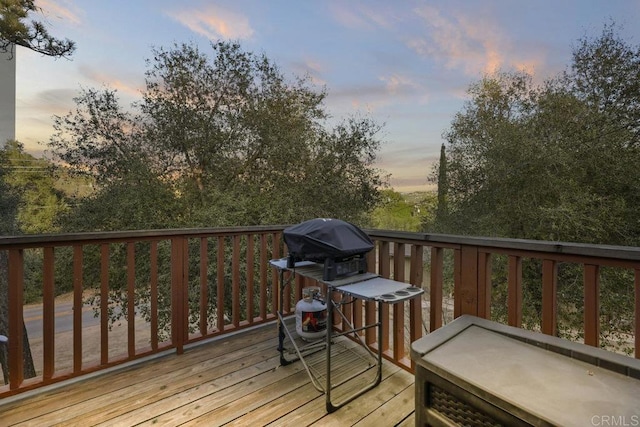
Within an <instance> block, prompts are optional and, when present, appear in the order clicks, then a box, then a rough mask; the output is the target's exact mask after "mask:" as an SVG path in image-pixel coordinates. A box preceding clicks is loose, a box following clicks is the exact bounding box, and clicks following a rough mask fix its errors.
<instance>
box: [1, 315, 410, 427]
mask: <svg viewBox="0 0 640 427" xmlns="http://www.w3.org/2000/svg"><path fill="white" fill-rule="evenodd" d="M343 339H344V338H343ZM276 347H277V331H276V328H275V326H273V325H266V326H263V327H260V328H255V329H251V330H248V331H243V332H240V333H238V334H235V335H233V336H225V337H220V338H219V339H217V340H215V341H211V342H208V343H202V344H199V345H195V346H190V347H188V348H187V349H186V350H185V353H184V354H183V355H179V356H178V355H176V354H174V353H168V354H166V355H163V356H161V357H157V358H153V359H149V360H144V361H141V362H140V363H137V364H130V365H128V366H126V367H122V368H120V369H114V370H111V371H110V372H106V373H104V374H101V375H95V376H92V377H89V378H87V379H83V380H80V381H79V380H76V381H69V382H67V383H60V384H57V385H55V386H53V387H47V388H46V389H44V390H43V391H41V392H37V391H34V392H29V393H26V394H25V396H24V397H20V396H18V398H16V399H11V401H10V402H9V403H6V404H3V403H2V401H0V425H2V426H5V425H6V426H35V425H37V426H40V425H48V426H53V425H64V426H74V425H78V426H97V425H104V426H107V425H109V426H133V425H141V426H162V425H170V426H176V425H185V426H187V425H203V426H216V425H228V426H244V425H252V426H253V425H256V426H258V425H267V424H269V425H271V426H289V425H295V426H300V425H312V424H314V423H316V425H323V426H324V425H340V426H348V425H355V424H357V425H359V426H368V425H380V421H381V420H384V423H383V425H396V424H399V423H402V424H401V425H404V426H407V425H412V423H413V421H414V418H413V415H412V411H413V375H411V374H409V373H407V372H405V371H404V370H402V369H400V368H399V367H397V366H395V365H393V364H391V363H388V362H385V363H384V364H383V381H382V383H381V384H380V385H379V386H378V387H376V388H374V389H373V390H370V391H369V392H367V393H365V394H364V395H362V396H360V397H358V398H356V399H355V400H354V401H352V402H350V403H349V404H347V405H345V407H343V408H341V409H339V410H338V411H336V412H334V413H333V414H327V413H326V410H325V396H324V394H323V393H322V392H319V391H318V390H316V389H315V387H313V385H312V384H311V381H310V379H309V376H308V374H307V372H306V371H305V369H304V366H303V365H302V363H301V362H294V363H292V364H290V365H287V366H280V363H279V354H278V352H277V350H276ZM334 347H335V348H334V349H335V355H334V358H333V362H332V363H333V366H334V368H335V370H334V369H332V379H334V380H337V379H336V377H337V375H338V373H340V372H344V373H347V372H349V371H350V370H351V371H352V370H353V369H352V368H351V367H352V366H355V364H356V363H361V360H360V359H358V354H357V351H352V348H356V349H357V347H358V346H357V345H356V344H355V343H352V342H350V341H346V344H344V346H340V345H337V346H334ZM323 358H324V353H323V352H318V353H316V354H314V355H312V356H310V357H309V358H307V359H305V360H307V361H308V362H309V363H310V364H315V365H317V366H316V368H315V369H320V370H321V369H322V368H323V365H324V364H323V362H322V360H323ZM374 374H375V369H370V370H369V371H367V372H365V373H363V374H362V375H360V376H358V377H357V378H355V379H352V380H350V381H348V382H346V383H345V384H343V385H341V386H339V387H338V388H336V389H334V391H333V392H332V398H333V401H334V402H339V401H340V400H341V399H342V398H343V397H344V396H348V395H350V394H352V393H353V391H354V390H357V389H359V388H361V387H363V385H365V384H366V383H367V382H369V381H370V380H371V378H372V377H373V375H374ZM338 379H339V378H338ZM399 425H400V424H399Z"/></svg>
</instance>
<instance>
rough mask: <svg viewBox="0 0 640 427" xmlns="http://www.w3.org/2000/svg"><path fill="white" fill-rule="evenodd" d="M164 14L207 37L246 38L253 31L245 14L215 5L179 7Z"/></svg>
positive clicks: (251, 34) (250, 35) (249, 36)
mask: <svg viewBox="0 0 640 427" xmlns="http://www.w3.org/2000/svg"><path fill="white" fill-rule="evenodd" d="M166 14H167V15H168V16H170V17H171V18H173V19H175V20H176V21H178V22H179V23H181V24H182V25H184V26H185V27H187V28H189V29H190V30H191V31H193V32H195V33H197V34H200V35H202V36H205V37H207V38H209V39H216V38H219V37H222V38H227V39H248V38H251V37H252V36H253V33H254V31H253V29H252V28H251V25H250V24H249V19H248V18H247V17H246V16H243V15H241V14H238V13H235V12H232V11H229V10H226V9H223V8H221V7H218V6H216V5H204V6H202V7H200V8H193V7H192V8H181V9H179V10H174V11H168V12H166Z"/></svg>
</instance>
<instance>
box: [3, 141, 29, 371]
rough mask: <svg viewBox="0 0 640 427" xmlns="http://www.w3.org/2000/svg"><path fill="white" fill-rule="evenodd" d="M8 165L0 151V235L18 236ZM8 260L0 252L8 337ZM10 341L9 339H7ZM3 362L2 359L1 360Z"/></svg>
mask: <svg viewBox="0 0 640 427" xmlns="http://www.w3.org/2000/svg"><path fill="white" fill-rule="evenodd" d="M9 170H10V163H9V161H8V155H7V152H6V150H0V235H14V234H18V221H17V217H18V206H19V203H20V193H19V192H18V191H17V189H16V188H14V187H13V186H12V185H11V184H10V183H9V182H8V180H7V175H8V171H9ZM8 272H9V259H8V256H7V252H6V251H0V335H5V336H7V335H8V330H9V305H8V294H9V292H8V290H9V274H8ZM22 326H23V335H24V336H23V347H22V356H23V359H24V372H23V374H24V377H25V378H33V377H35V376H36V370H35V365H34V363H33V357H32V356H31V347H30V346H29V336H28V335H27V328H26V326H25V325H24V322H23V324H22ZM9 339H11V337H9ZM2 360H3V361H4V358H3V359H2ZM2 371H3V373H4V376H5V379H6V377H7V373H8V366H2Z"/></svg>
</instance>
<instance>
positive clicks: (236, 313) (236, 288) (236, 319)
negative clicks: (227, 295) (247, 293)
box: [231, 234, 240, 328]
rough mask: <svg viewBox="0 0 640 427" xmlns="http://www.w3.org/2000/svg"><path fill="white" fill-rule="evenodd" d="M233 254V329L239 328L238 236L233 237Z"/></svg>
mask: <svg viewBox="0 0 640 427" xmlns="http://www.w3.org/2000/svg"><path fill="white" fill-rule="evenodd" d="M232 239H233V253H232V255H231V301H232V304H231V305H232V309H231V317H232V321H233V327H234V328H238V327H239V326H240V235H239V234H236V235H234V236H233V238H232Z"/></svg>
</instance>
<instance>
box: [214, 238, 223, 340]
mask: <svg viewBox="0 0 640 427" xmlns="http://www.w3.org/2000/svg"><path fill="white" fill-rule="evenodd" d="M224 240H225V237H224V236H218V253H217V267H216V272H217V275H216V276H217V277H216V279H217V282H218V283H217V289H216V318H217V321H216V323H217V328H218V332H223V331H224V326H225V325H224V255H225V254H224V251H225V244H224V243H225V242H224Z"/></svg>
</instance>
